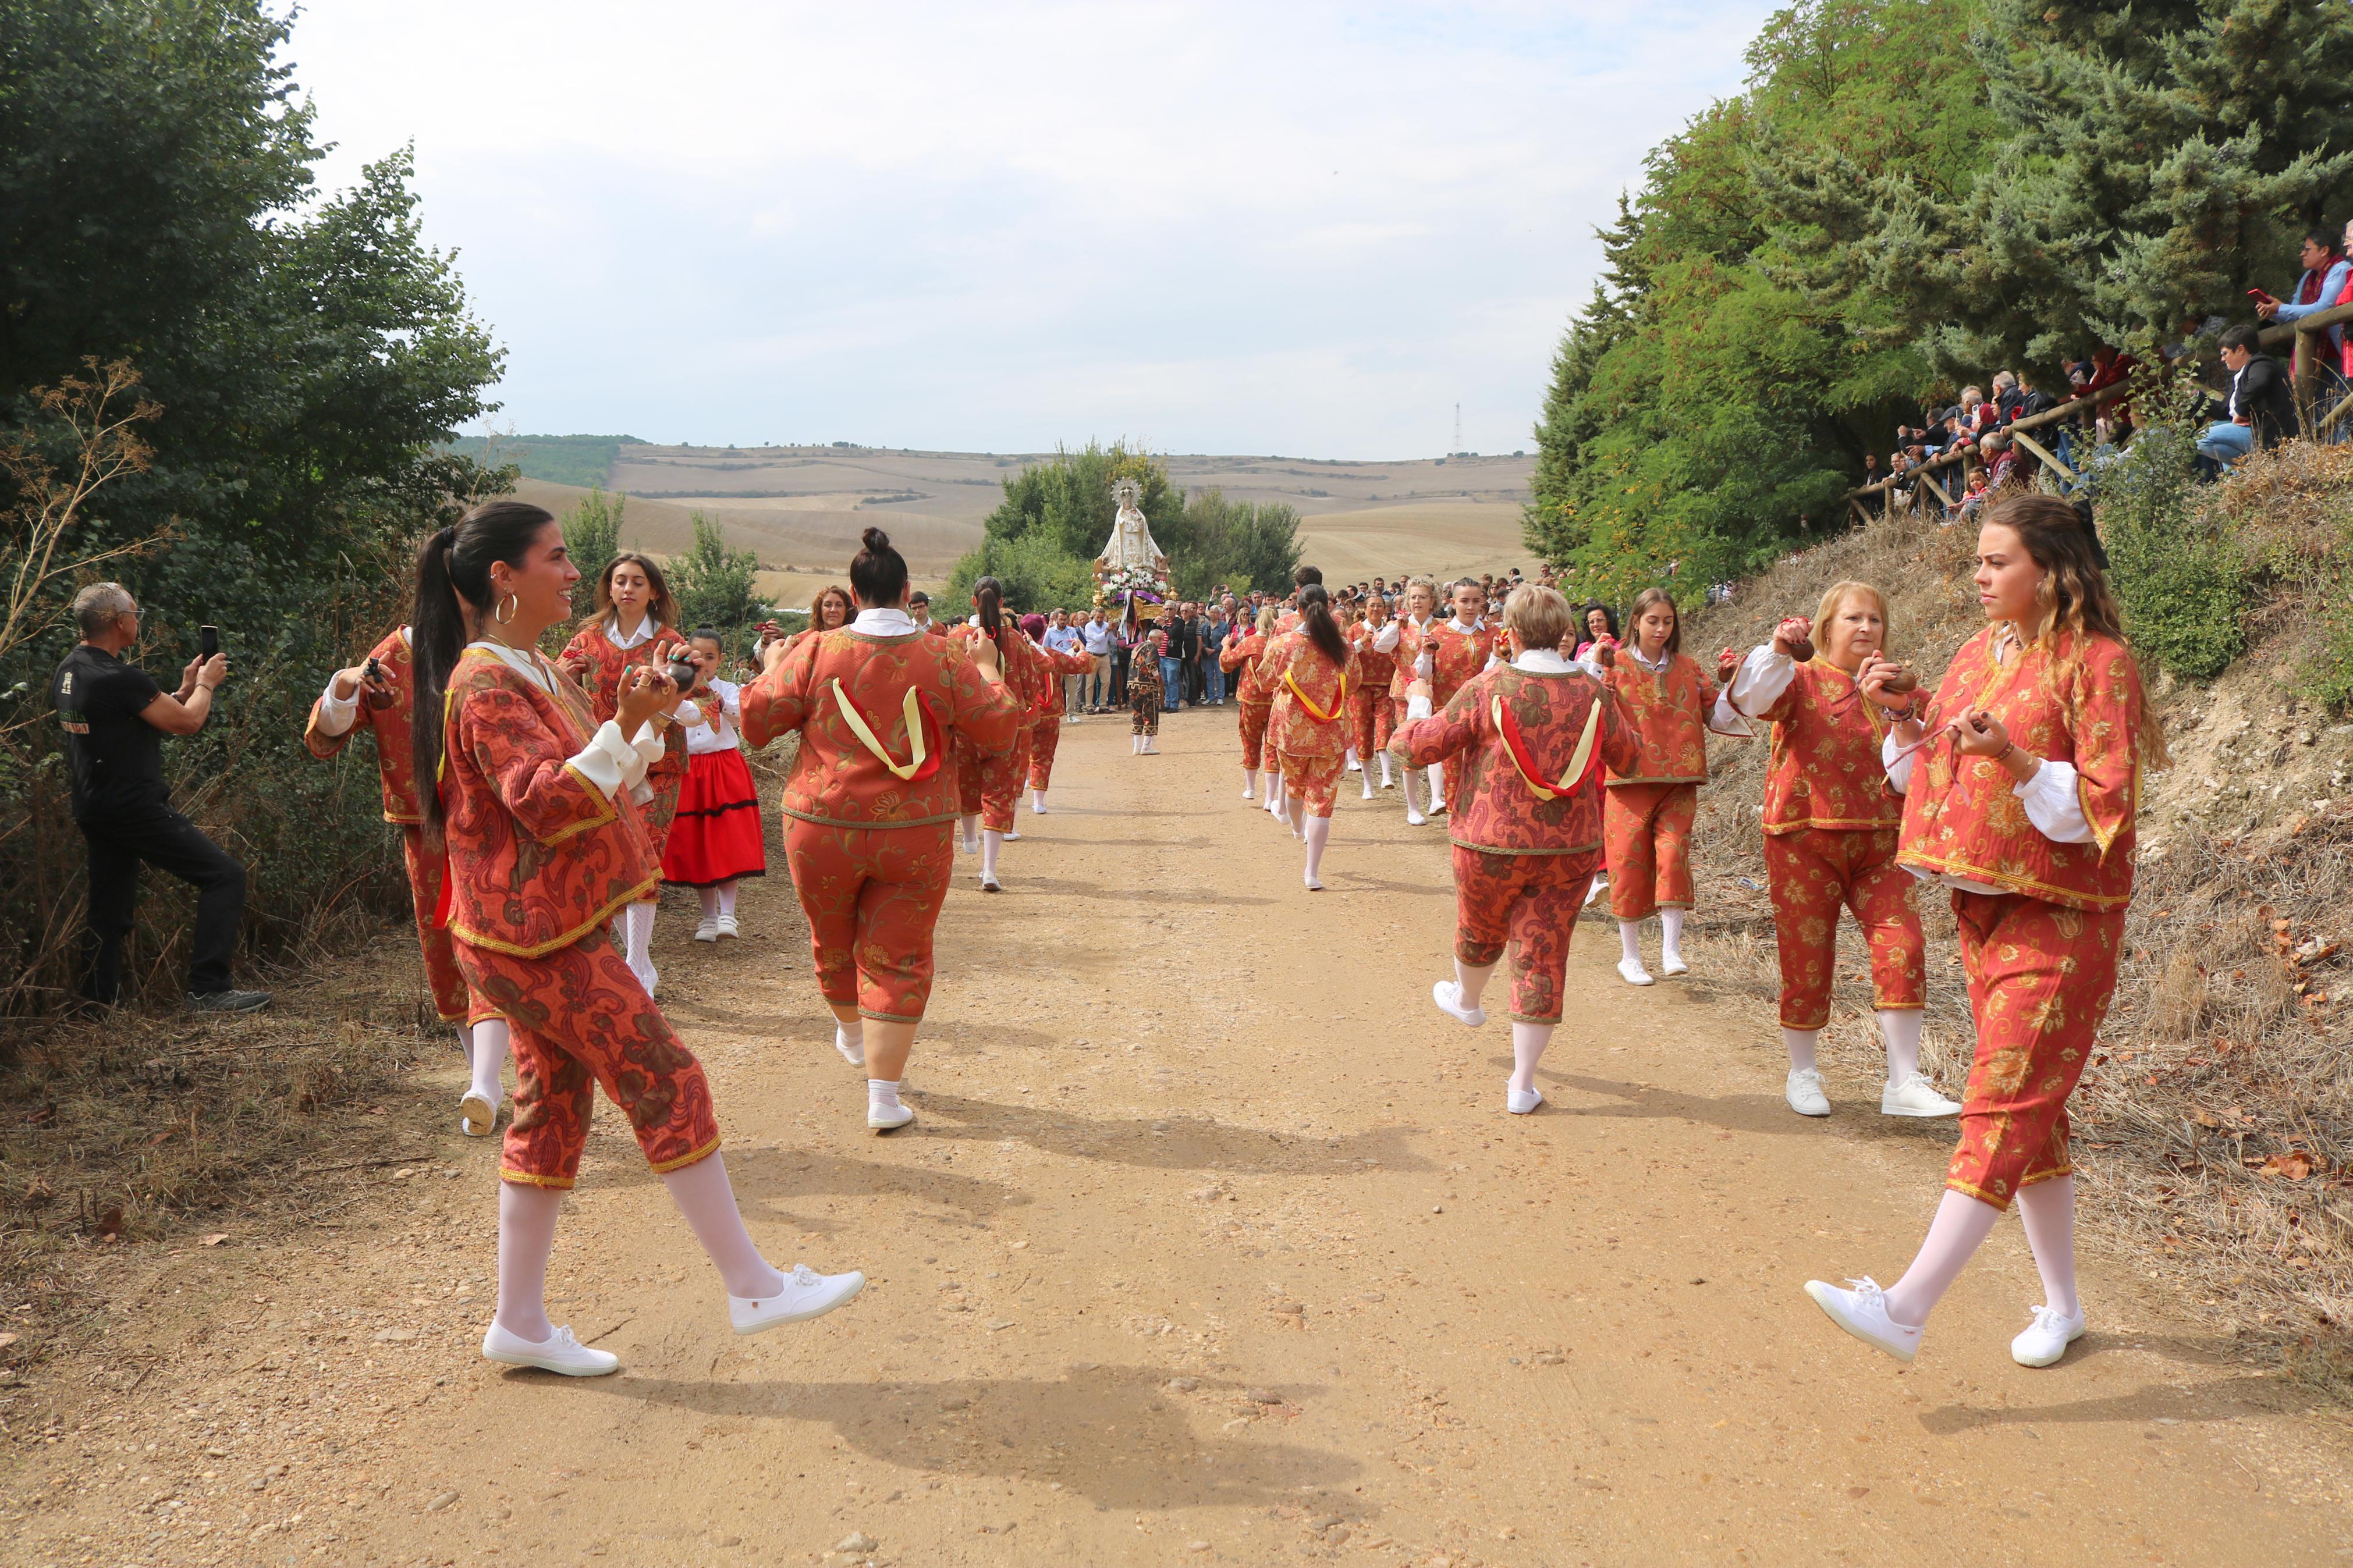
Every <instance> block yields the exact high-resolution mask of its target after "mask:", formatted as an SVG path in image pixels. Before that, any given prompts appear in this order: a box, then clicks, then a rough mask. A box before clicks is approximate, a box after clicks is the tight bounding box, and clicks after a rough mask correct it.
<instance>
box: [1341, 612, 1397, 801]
mask: <svg viewBox="0 0 2353 1568" xmlns="http://www.w3.org/2000/svg"><path fill="white" fill-rule="evenodd" d="M1392 624H1393V623H1392V622H1391V621H1390V620H1389V602H1388V600H1387V599H1384V598H1383V597H1381V596H1380V595H1378V594H1374V595H1370V596H1369V597H1367V598H1366V600H1365V617H1364V619H1363V620H1361V621H1359V622H1357V623H1356V626H1355V627H1354V628H1352V629H1353V632H1354V635H1353V636H1352V637H1350V638H1349V642H1350V645H1351V646H1352V647H1355V648H1356V667H1357V668H1359V669H1361V670H1362V671H1363V672H1364V676H1365V684H1364V685H1363V686H1361V687H1359V688H1357V689H1356V690H1354V691H1351V692H1349V693H1348V733H1349V738H1350V741H1351V742H1352V744H1353V746H1354V748H1355V751H1356V763H1357V765H1358V767H1360V768H1361V769H1362V770H1363V772H1364V775H1365V798H1366V800H1370V799H1372V798H1373V759H1374V758H1375V757H1378V758H1379V759H1380V774H1381V788H1383V789H1388V788H1389V787H1390V784H1391V781H1390V778H1389V750H1388V747H1389V736H1390V735H1391V734H1392V733H1394V732H1395V731H1396V729H1397V706H1396V704H1394V703H1392V702H1391V701H1390V700H1389V687H1390V686H1391V685H1392V684H1393V683H1394V682H1395V681H1396V679H1397V634H1396V633H1395V632H1394V631H1391V632H1390V633H1389V637H1388V647H1386V648H1384V647H1378V646H1377V644H1378V643H1379V642H1380V640H1381V633H1382V632H1384V631H1386V630H1388V628H1389V627H1390V626H1391V625H1392Z"/></svg>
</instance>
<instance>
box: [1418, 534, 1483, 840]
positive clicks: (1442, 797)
mask: <svg viewBox="0 0 2353 1568" xmlns="http://www.w3.org/2000/svg"><path fill="white" fill-rule="evenodd" d="M1453 605H1454V616H1453V618H1452V619H1451V620H1447V621H1443V622H1440V624H1439V625H1437V626H1426V627H1424V628H1423V629H1422V634H1421V647H1420V650H1419V653H1418V654H1417V656H1416V657H1415V658H1414V662H1413V670H1414V673H1415V675H1417V676H1418V677H1419V678H1420V679H1423V680H1427V681H1428V682H1430V707H1431V708H1432V710H1438V709H1442V708H1444V707H1445V706H1446V705H1447V704H1448V703H1449V702H1451V701H1453V700H1454V694H1455V693H1456V692H1457V691H1460V690H1461V689H1462V684H1463V682H1465V681H1467V680H1469V679H1471V678H1472V676H1474V675H1476V674H1478V673H1479V672H1480V671H1481V670H1482V669H1484V668H1487V659H1488V658H1489V656H1490V655H1492V654H1493V652H1494V650H1495V634H1494V632H1493V630H1491V629H1490V628H1489V627H1488V625H1487V591H1486V590H1485V589H1484V588H1482V587H1481V586H1479V584H1477V583H1475V582H1473V581H1472V579H1470V578H1468V577H1465V578H1462V579H1461V581H1460V582H1457V583H1456V584H1454V591H1453ZM1458 769H1459V764H1457V763H1446V764H1445V765H1444V766H1443V767H1442V768H1433V769H1431V770H1430V811H1431V812H1432V813H1433V814H1435V813H1438V812H1441V811H1444V810H1445V809H1446V803H1447V801H1448V800H1450V799H1451V798H1452V797H1453V793H1454V776H1455V773H1456V772H1457V771H1458Z"/></svg>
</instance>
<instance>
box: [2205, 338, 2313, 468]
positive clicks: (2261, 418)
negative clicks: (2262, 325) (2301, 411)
mask: <svg viewBox="0 0 2353 1568" xmlns="http://www.w3.org/2000/svg"><path fill="white" fill-rule="evenodd" d="M2262 341H2263V340H2262V337H2261V335H2260V334H2259V333H2258V332H2257V331H2256V330H2255V329H2254V328H2253V327H2248V326H2237V327H2232V328H2231V329H2230V330H2229V331H2225V332H2224V333H2223V334H2222V368H2223V369H2224V370H2226V371H2228V372H2230V373H2231V384H2230V386H2229V388H2228V389H2227V391H2225V393H2224V394H2223V396H2222V399H2221V418H2219V419H2217V420H2215V421H2214V423H2212V424H2211V425H2209V426H2206V432H2205V434H2204V435H2202V436H2200V437H2198V458H2199V468H2200V472H2202V473H2204V474H2205V475H2207V476H2208V477H2209V478H2211V477H2213V476H2214V475H2216V474H2217V473H2219V472H2220V471H2221V469H2224V468H2229V467H2231V466H2232V464H2233V463H2236V462H2238V461H2239V460H2240V459H2241V458H2244V457H2246V456H2247V455H2248V454H2249V453H2251V452H2253V450H2255V448H2256V447H2262V448H2263V450H2265V451H2269V450H2271V448H2273V447H2276V446H2278V445H2279V444H2280V443H2281V442H2282V441H2284V440H2285V439H2286V438H2287V437H2289V436H2291V435H2293V434H2295V429H2296V417H2295V393H2294V391H2293V390H2291V388H2290V387H2289V384H2288V377H2287V372H2286V371H2285V370H2284V369H2283V368H2282V367H2281V365H2280V363H2279V361H2277V360H2275V359H2274V358H2272V357H2271V356H2270V355H2269V354H2266V353H2263V352H2262V350H2261V349H2260V348H2259V347H2258V345H2259V344H2260V343H2261V342H2262Z"/></svg>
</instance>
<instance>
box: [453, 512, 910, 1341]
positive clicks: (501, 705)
mask: <svg viewBox="0 0 2353 1568" xmlns="http://www.w3.org/2000/svg"><path fill="white" fill-rule="evenodd" d="M579 580H580V573H579V571H578V569H577V568H575V566H574V565H573V564H572V563H571V561H570V560H569V558H568V557H567V555H566V552H565V546H564V531H563V529H562V528H560V527H559V526H557V524H556V521H555V519H554V518H553V517H551V516H550V515H548V513H546V512H544V511H543V510H540V509H539V508H537V507H535V506H530V505H527V504H525V503H523V502H522V501H512V500H501V501H491V502H490V503H488V504H487V505H483V506H479V507H476V508H475V509H474V510H472V511H470V512H468V513H467V514H466V516H465V517H464V519H463V520H461V521H459V522H458V523H456V524H455V525H454V526H452V527H448V528H444V529H442V530H440V531H438V532H437V533H435V534H434V535H433V536H432V537H431V538H430V539H428V540H427V541H426V542H425V546H424V548H423V550H422V551H420V552H419V553H418V557H417V608H416V613H415V616H414V618H413V619H412V620H411V622H410V625H411V626H414V627H415V635H416V658H417V666H416V674H417V711H419V712H420V713H439V714H444V715H446V720H445V722H444V723H441V724H433V723H424V724H418V725H417V726H416V727H415V734H414V736H413V744H414V752H413V760H414V764H415V773H414V776H415V777H417V778H418V779H420V780H424V779H432V780H435V781H437V787H436V788H434V789H432V790H428V791H426V792H424V794H423V801H424V805H425V816H426V824H427V827H428V828H431V829H437V830H438V831H439V832H440V833H441V836H442V840H443V842H444V844H445V845H446V846H447V847H448V855H449V872H448V881H447V882H446V884H445V887H446V888H447V889H448V897H447V914H446V920H447V923H448V930H449V934H450V937H451V938H452V940H453V942H454V945H455V948H456V952H457V954H458V963H459V968H461V969H462V970H463V971H464V972H465V975H466V980H467V984H470V985H471V986H472V987H473V988H474V990H475V991H476V992H477V993H479V994H480V995H481V996H482V997H483V999H484V1000H485V1001H487V1002H488V1003H489V1004H490V1005H492V1006H495V1007H496V1008H498V1010H499V1011H500V1013H501V1015H503V1016H505V1017H506V1019H507V1020H508V1022H509V1024H510V1025H511V1026H512V1032H513V1037H514V1056H515V1069H516V1070H515V1080H516V1082H515V1114H514V1120H513V1121H512V1122H511V1123H510V1124H509V1125H508V1127H507V1134H506V1144H505V1147H504V1149H503V1150H502V1152H501V1159H500V1162H499V1174H500V1176H501V1182H500V1184H499V1304H498V1311H497V1315H496V1316H495V1317H494V1318H493V1319H492V1320H491V1325H490V1328H489V1329H488V1331H485V1332H484V1334H483V1335H482V1354H483V1355H484V1356H486V1357H488V1358H489V1359H490V1360H491V1361H495V1362H503V1363H508V1364H510V1365H513V1366H534V1367H542V1368H544V1369H545V1370H547V1371H549V1372H557V1373H565V1374H566V1375H569V1376H574V1377H588V1376H595V1375H596V1374H598V1373H608V1372H611V1371H613V1370H614V1369H615V1368H617V1366H619V1365H620V1359H619V1358H618V1357H617V1356H615V1355H613V1354H612V1353H611V1352H607V1351H600V1350H596V1349H592V1348H591V1347H589V1346H586V1345H584V1344H581V1343H580V1342H578V1341H577V1340H575V1338H574V1337H573V1335H572V1331H571V1330H570V1329H568V1328H559V1327H557V1326H555V1325H554V1324H552V1323H550V1322H549V1321H547V1308H546V1299H545V1298H546V1287H547V1260H548V1255H549V1253H550V1252H551V1251H552V1250H553V1249H554V1245H555V1221H556V1215H557V1213H558V1212H559V1211H560V1210H561V1209H562V1207H563V1205H564V1194H565V1190H566V1189H568V1188H569V1187H570V1186H571V1185H572V1184H573V1181H574V1178H575V1175H576V1174H577V1173H578V1171H579V1168H580V1150H581V1145H582V1143H583V1142H584V1141H585V1140H586V1136H587V1131H588V1118H589V1113H590V1112H591V1110H593V1109H594V1108H595V1102H596V1087H597V1085H599V1084H602V1085H603V1086H604V1088H605V1092H606V1094H607V1096H608V1097H609V1098H610V1099H611V1100H612V1101H613V1103H614V1104H615V1105H617V1106H618V1107H619V1108H620V1110H621V1111H622V1113H623V1114H624V1115H625V1116H627V1117H628V1121H629V1126H630V1129H631V1131H633V1132H635V1133H636V1135H637V1140H638V1147H639V1148H640V1149H641V1150H643V1151H644V1152H645V1156H646V1160H647V1162H648V1163H649V1164H651V1165H652V1166H653V1168H654V1171H655V1172H656V1173H658V1174H659V1176H660V1177H661V1179H662V1183H663V1184H664V1185H665V1186H667V1187H668V1188H669V1189H670V1197H671V1198H672V1200H673V1201H675V1202H676V1203H677V1205H678V1206H679V1211H680V1212H681V1214H683V1215H685V1216H686V1221H687V1224H688V1225H689V1226H691V1227H692V1228H693V1231H694V1234H695V1236H696V1237H697V1238H698V1239H699V1240H701V1242H702V1246H703V1249H704V1250H705V1251H706V1252H708V1253H709V1254H710V1255H711V1261H712V1263H713V1264H714V1265H715V1266H716V1267H717V1268H718V1270H719V1275H720V1278H721V1279H723V1281H724V1282H725V1285H726V1289H727V1298H728V1300H727V1310H728V1317H729V1319H730V1321H732V1322H733V1325H734V1329H735V1331H736V1332H737V1333H739V1334H752V1333H758V1332H759V1331H761V1330H763V1329H769V1328H774V1327H776V1325H777V1324H779V1323H787V1322H794V1321H799V1320H801V1319H805V1318H813V1317H816V1316H818V1314H820V1313H823V1312H828V1311H831V1310H833V1309H834V1308H836V1307H839V1306H840V1305H841V1304H842V1303H843V1302H845V1301H847V1300H849V1299H850V1298H851V1297H853V1296H855V1295H857V1294H858V1292H859V1291H860V1289H864V1287H865V1284H866V1279H865V1276H863V1275H861V1274H857V1273H849V1274H836V1275H823V1274H818V1273H816V1272H814V1271H812V1270H810V1269H808V1268H802V1267H796V1268H794V1269H793V1271H792V1272H791V1274H789V1275H786V1274H781V1273H779V1272H778V1271H777V1270H776V1269H775V1268H770V1267H769V1265H768V1262H767V1260H766V1259H765V1258H763V1257H761V1256H760V1250H759V1248H758V1247H755V1246H754V1245H753V1242H752V1238H751V1237H750V1236H749V1235H747V1234H746V1233H745V1232H744V1221H743V1217H742V1216H741V1215H739V1214H737V1212H736V1209H735V1196H734V1194H733V1191H732V1190H731V1189H730V1187H729V1185H728V1182H727V1167H726V1163H725V1162H724V1161H723V1160H722V1159H721V1158H720V1155H719V1124H718V1121H717V1120H716V1119H715V1117H714V1116H713V1114H712V1103H711V1086H710V1084H709V1083H708V1082H706V1081H705V1079H704V1078H703V1074H702V1065H701V1064H700V1063H698V1062H697V1061H696V1060H695V1059H694V1057H693V1056H692V1054H691V1053H690V1052H689V1051H688V1050H687V1048H686V1047H684V1046H683V1045H681V1043H680V1042H679V1038H678V1036H677V1034H676V1033H675V1032H674V1031H673V1030H672V1029H671V1028H670V1025H669V1023H668V1022H667V1021H666V1020H664V1018H663V1017H662V1016H661V1010H660V1009H659V1008H658V1007H656V1006H655V1005H654V1003H653V999H652V998H651V997H650V996H649V995H648V994H646V990H645V987H644V986H643V985H642V984H639V983H638V977H637V975H636V974H635V973H633V972H632V971H631V970H630V968H629V966H628V964H627V963H624V962H623V960H622V958H621V955H620V954H619V953H617V952H615V951H614V950H613V943H612V939H611V938H610V937H609V936H608V935H607V931H606V927H607V922H608V921H610V920H611V919H612V917H613V915H614V913H615V912H616V911H617V910H620V909H623V908H625V907H626V906H628V905H629V904H631V903H633V902H635V901H636V900H638V899H640V898H642V897H643V896H644V895H645V893H646V891H647V889H649V888H650V887H652V886H653V885H654V882H655V866H656V861H655V856H654V852H653V846H652V842H651V840H650V839H649V837H648V835H647V832H646V824H645V818H644V816H642V815H641V809H642V805H641V801H640V799H639V798H638V797H639V796H640V795H647V794H648V793H649V792H647V791H646V790H645V788H644V780H645V778H646V775H647V773H648V770H649V768H650V766H651V764H652V763H653V760H654V758H656V757H657V756H659V755H660V753H661V750H662V742H661V740H660V738H659V734H658V733H657V732H656V731H654V730H653V729H652V728H651V723H652V720H653V717H654V715H655V714H657V713H659V712H660V711H661V710H662V709H663V708H665V707H667V706H670V705H671V704H673V703H675V702H676V701H677V700H678V694H677V692H676V691H675V690H674V689H672V688H671V686H670V681H669V679H668V678H667V677H665V676H663V675H661V674H660V673H659V672H658V671H655V670H651V669H644V668H637V669H632V670H630V671H629V672H628V675H627V676H626V677H624V678H623V679H621V680H620V681H619V683H618V686H619V690H618V693H617V703H616V707H615V714H614V717H613V718H611V719H607V720H605V721H602V722H601V723H600V722H599V721H597V720H596V717H595V716H594V714H593V712H592V710H590V708H589V706H588V701H587V699H586V697H585V696H584V695H583V694H582V693H581V691H580V689H578V688H577V687H575V685H573V683H572V682H571V680H570V679H567V678H566V677H565V676H564V675H563V674H562V673H561V672H560V671H559V670H558V669H557V668H556V667H555V666H554V665H552V664H550V663H549V662H548V661H547V660H546V659H544V658H541V657H540V655H539V654H538V652H537V651H536V649H537V646H538V643H539V639H540V637H542V636H543V635H544V634H545V633H546V631H547V630H548V628H550V627H551V626H556V625H558V624H560V623H561V622H562V621H563V620H564V619H565V617H566V616H569V615H570V614H571V613H572V587H573V584H575V583H577V582H578V581H579Z"/></svg>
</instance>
